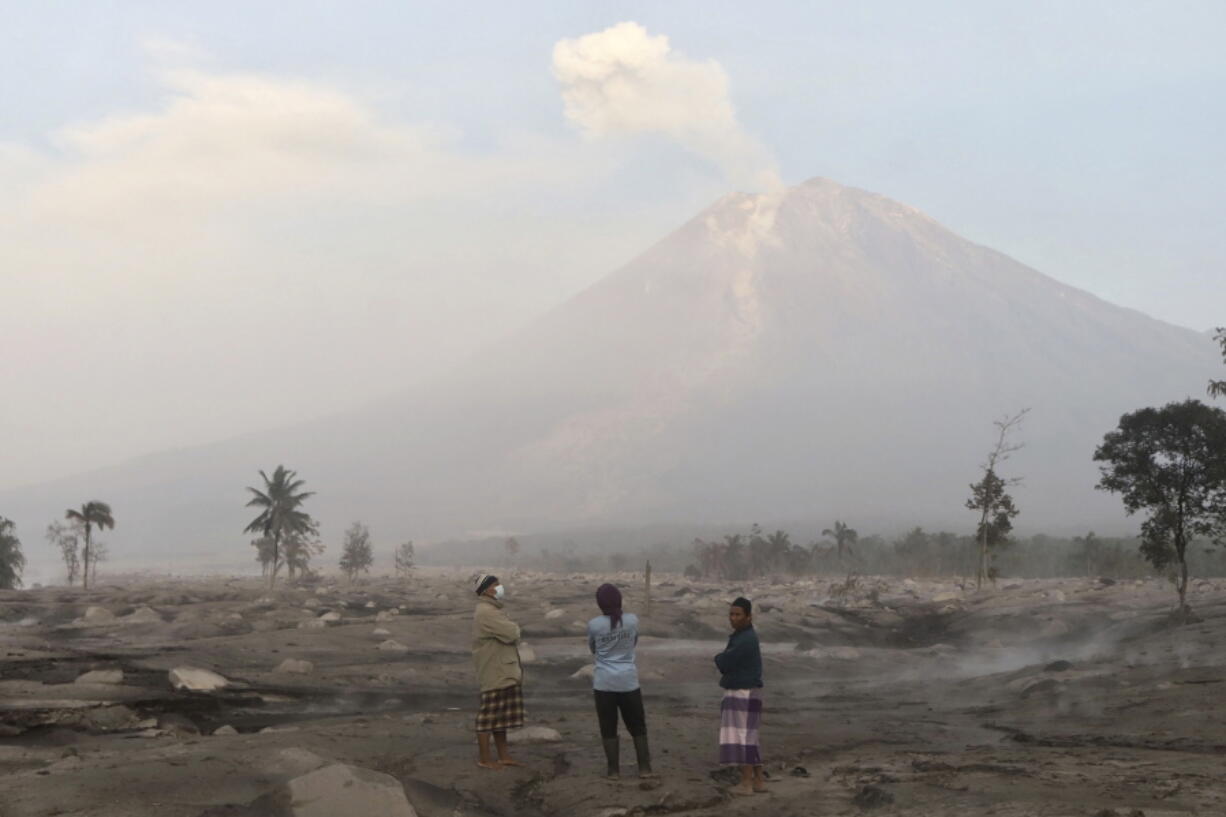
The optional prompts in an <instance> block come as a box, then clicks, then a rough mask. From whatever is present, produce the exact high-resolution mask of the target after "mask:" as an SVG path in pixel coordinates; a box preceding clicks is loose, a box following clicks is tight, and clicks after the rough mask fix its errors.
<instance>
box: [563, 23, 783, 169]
mask: <svg viewBox="0 0 1226 817" xmlns="http://www.w3.org/2000/svg"><path fill="white" fill-rule="evenodd" d="M553 72H554V75H555V76H556V77H557V78H558V81H559V82H560V83H561V85H562V100H563V102H564V104H565V112H566V118H567V119H569V120H570V121H571V122H572V123H574V124H575V125H576V126H577V127H578V128H579V129H580V131H582V132H583V134H584V135H586V136H588V137H589V138H594V139H599V138H605V137H613V136H618V135H635V134H647V133H657V134H663V135H665V136H667V137H668V138H670V139H672V140H673V141H675V142H676V143H677V144H679V145H681V146H682V147H683V148H685V149H686V150H689V151H691V152H693V153H695V154H697V155H698V156H701V157H703V158H704V159H706V160H708V161H710V162H711V163H712V164H714V165H716V166H717V167H718V168H719V169H720V170H721V171H722V172H723V173H724V175H725V176H726V177H727V178H728V180H729V181H730V182H732V183H733V184H735V185H737V186H739V187H742V188H744V189H746V190H748V191H752V192H762V191H770V190H774V189H777V188H779V187H780V186H781V182H780V180H779V174H778V171H777V169H776V165H775V160H774V158H773V157H772V156H771V155H770V152H769V151H768V150H767V149H766V148H765V147H764V146H763V145H762V144H761V143H760V142H758V141H757V140H756V139H755V138H754V137H752V136H751V135H750V134H749V133H747V132H746V131H745V129H744V127H742V125H741V123H740V122H739V121H738V120H737V117H736V111H735V109H734V107H733V105H732V100H731V98H730V97H729V94H728V75H727V74H726V73H725V72H724V69H723V68H722V67H721V66H720V64H719V63H718V62H716V61H714V60H702V61H700V60H694V59H690V58H688V57H686V56H684V55H682V54H680V53H678V52H676V51H674V50H673V49H672V46H671V45H670V44H669V41H668V37H666V36H665V35H663V34H657V35H654V36H653V35H651V34H648V33H647V29H645V28H644V27H643V26H641V25H639V24H638V23H635V22H622V23H618V24H617V25H615V26H612V27H610V28H607V29H605V30H604V31H599V32H595V33H592V34H586V35H584V36H582V37H577V38H575V39H565V40H561V41H559V42H558V43H557V44H556V45H555V46H554V49H553Z"/></svg>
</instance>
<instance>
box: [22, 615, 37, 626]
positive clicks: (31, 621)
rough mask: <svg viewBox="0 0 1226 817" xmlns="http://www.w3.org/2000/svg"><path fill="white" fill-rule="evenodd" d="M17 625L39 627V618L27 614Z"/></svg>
mask: <svg viewBox="0 0 1226 817" xmlns="http://www.w3.org/2000/svg"><path fill="white" fill-rule="evenodd" d="M17 626H18V627H37V626H38V619H36V618H30V617H28V616H27V617H26V618H23V619H22V620H21V621H19V622H17Z"/></svg>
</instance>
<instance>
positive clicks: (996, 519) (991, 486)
mask: <svg viewBox="0 0 1226 817" xmlns="http://www.w3.org/2000/svg"><path fill="white" fill-rule="evenodd" d="M1028 411H1029V409H1022V410H1021V411H1019V412H1018V413H1017V414H1014V415H1013V416H1012V417H1006V418H1004V419H1003V420H997V421H996V423H995V425H996V432H997V433H996V445H995V446H994V447H993V448H992V450H991V451H989V452H988V458H987V461H986V462H985V463H984V464H983V477H982V478H980V480H979V481H978V482H976V483H973V484H972V485H971V498H970V499H968V500H966V507H967V508H968V509H969V510H972V511H979V526H978V527H977V528H976V529H975V538H976V539H977V540H978V541H979V564H978V567H977V568H976V570H975V587H976V589H978V588H981V587H983V582H984V579H990V580H991V581H992V582H993V583H995V581H996V577H997V573H998V572H997V570H996V567H995V566H994V565H993V564H992V560H993V557H994V556H995V554H996V552H997V551H998V550H999V549H1000V548H1002V547H1004V546H1005V545H1007V544H1009V533H1010V531H1012V530H1013V518H1014V517H1015V516H1017V515H1018V510H1017V507H1016V506H1015V505H1014V504H1013V497H1011V496H1010V495H1009V492H1008V491H1006V490H1005V489H1006V488H1008V487H1009V486H1011V485H1016V484H1018V482H1019V481H1020V480H1019V479H1018V478H1016V477H1014V478H1012V479H1004V478H1002V477H1001V476H1000V474H998V473H997V469H998V468H999V467H1000V466H1001V464H1003V463H1004V461H1005V460H1007V459H1009V455H1010V454H1012V453H1014V452H1015V451H1019V450H1021V448H1022V444H1021V443H1012V442H1010V441H1009V435H1010V434H1011V433H1012V432H1014V431H1015V430H1016V429H1017V427H1018V426H1019V425H1020V424H1021V422H1022V420H1023V419H1024V418H1025V417H1026V413H1027V412H1028Z"/></svg>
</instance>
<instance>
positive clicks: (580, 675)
mask: <svg viewBox="0 0 1226 817" xmlns="http://www.w3.org/2000/svg"><path fill="white" fill-rule="evenodd" d="M595 674H596V665H595V664H588V665H587V666H584V667H579V669H577V670H575V672H574V673H573V674H572V675H571V676H570V677H571V678H573V679H574V680H576V681H581V680H584V679H587V680H589V681H590V680H591V679H592V677H593V676H595Z"/></svg>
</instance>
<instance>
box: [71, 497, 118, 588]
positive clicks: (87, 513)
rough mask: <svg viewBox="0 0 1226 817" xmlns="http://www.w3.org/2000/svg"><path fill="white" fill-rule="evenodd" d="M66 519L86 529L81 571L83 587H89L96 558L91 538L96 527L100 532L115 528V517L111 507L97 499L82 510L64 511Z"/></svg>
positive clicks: (82, 507)
mask: <svg viewBox="0 0 1226 817" xmlns="http://www.w3.org/2000/svg"><path fill="white" fill-rule="evenodd" d="M64 518H65V519H68V520H70V521H72V522H76V523H77V524H78V525H80V526H81V527H82V528H84V529H85V550H84V551H82V554H81V561H82V566H83V567H84V570H82V571H81V586H82V587H89V566H90V564H91V561H90V560H91V559H93V558H94V556H93V554H92V553H90V549H89V537H90V533H91V532H92V530H93V528H94V526H95V525H96V526H97V527H98V530H106V529H107V528H111V529H112V530H113V529H114V528H115V517H113V516H111V506H110V505H108V504H106V503H105V502H100V501H98V500H97V499H91V500H90V501H89V502H86V503H85V504H84V505H82V506H81V510H79V511H78V510H74V509H72V508H69V509H68V510H66V511H64Z"/></svg>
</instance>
